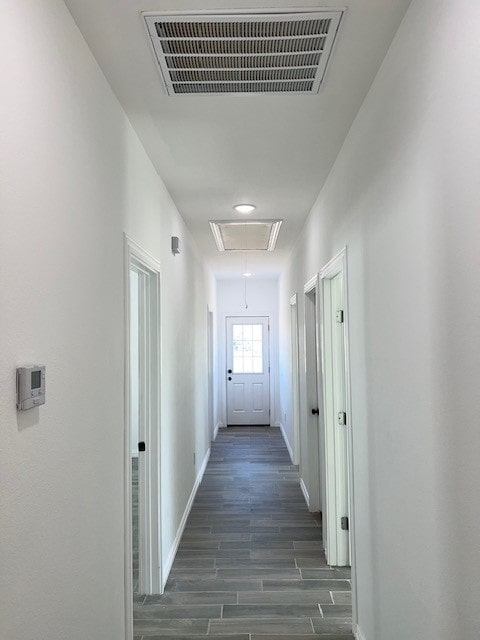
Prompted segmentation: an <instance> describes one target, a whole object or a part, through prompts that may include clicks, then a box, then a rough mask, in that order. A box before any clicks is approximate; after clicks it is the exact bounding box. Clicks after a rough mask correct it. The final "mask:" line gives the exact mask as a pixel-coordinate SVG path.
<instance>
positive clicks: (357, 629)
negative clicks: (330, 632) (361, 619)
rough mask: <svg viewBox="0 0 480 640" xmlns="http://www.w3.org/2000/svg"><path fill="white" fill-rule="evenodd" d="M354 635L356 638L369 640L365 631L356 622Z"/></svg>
mask: <svg viewBox="0 0 480 640" xmlns="http://www.w3.org/2000/svg"><path fill="white" fill-rule="evenodd" d="M353 635H354V636H355V640H367V637H366V636H365V634H364V633H363V631H362V630H361V629H360V627H359V626H358V624H355V625H354V626H353Z"/></svg>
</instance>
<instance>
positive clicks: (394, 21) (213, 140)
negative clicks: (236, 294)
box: [65, 0, 410, 277]
mask: <svg viewBox="0 0 480 640" xmlns="http://www.w3.org/2000/svg"><path fill="white" fill-rule="evenodd" d="M65 1H66V4H67V6H68V8H69V10H70V11H71V13H72V15H73V17H74V19H75V21H76V23H77V24H78V26H79V28H80V30H81V31H82V33H83V35H84V37H85V39H86V41H87V43H88V44H89V46H90V48H91V50H92V52H93V54H94V55H95V57H96V59H97V61H98V63H99V64H100V66H101V68H102V70H103V72H104V73H105V76H106V77H107V79H108V81H109V83H110V85H111V86H112V88H113V90H114V92H115V93H116V95H117V97H118V99H119V100H120V102H121V104H122V105H123V107H124V109H125V111H126V112H127V114H128V116H129V118H130V120H131V122H132V125H133V126H134V128H135V129H136V131H137V134H138V136H139V138H140V140H141V141H142V143H143V145H144V146H145V149H146V150H147V152H148V154H149V156H150V158H151V159H152V162H153V163H154V165H155V167H156V168H157V170H158V173H159V174H160V176H161V177H162V179H163V181H164V182H165V184H166V185H167V188H168V190H169V192H170V194H171V196H172V198H173V200H174V201H175V203H176V205H177V207H178V210H179V211H180V213H181V215H182V216H183V218H184V220H185V222H186V223H187V225H188V227H189V228H190V230H191V231H192V233H193V234H194V236H195V238H196V240H197V242H198V245H199V247H200V250H201V251H202V252H203V253H204V254H205V256H206V257H207V259H208V261H209V262H210V264H211V266H212V268H213V269H214V271H215V272H216V274H217V275H218V276H221V277H232V276H234V277H238V276H241V274H242V272H243V270H244V262H245V257H244V255H243V254H240V255H239V254H236V253H234V254H232V253H228V252H227V253H219V252H218V251H217V249H216V247H215V242H214V239H213V236H212V234H211V231H210V227H209V224H208V221H209V220H212V219H218V220H227V219H230V218H231V219H238V218H240V217H241V215H240V214H238V213H236V212H235V211H233V209H232V206H233V205H234V204H237V203H239V202H249V203H250V202H252V203H254V204H256V205H257V209H256V211H255V212H254V214H252V215H251V216H250V217H254V218H255V219H261V218H269V219H271V218H281V219H283V220H284V222H283V225H282V228H281V230H280V235H279V238H278V242H277V249H276V250H275V251H274V252H271V253H255V254H252V255H251V256H249V270H250V271H252V272H253V273H254V275H255V276H257V277H258V276H263V277H274V276H276V275H277V274H278V273H279V272H280V270H281V267H282V263H283V261H284V259H285V257H286V256H287V255H288V253H289V251H290V249H291V247H292V245H293V243H294V242H295V238H296V235H297V233H298V231H299V229H301V227H302V225H303V222H304V220H305V218H306V217H307V215H308V213H309V211H310V208H311V206H312V204H313V202H314V201H315V199H316V197H317V195H318V193H319V191H320V189H321V187H322V185H323V183H324V181H325V179H326V178H327V176H328V173H329V171H330V169H331V167H332V164H333V163H334V161H335V158H336V156H337V154H338V152H339V150H340V147H341V145H342V143H343V141H344V139H345V136H346V135H347V133H348V130H349V128H350V125H351V124H352V121H353V119H354V118H355V115H356V114H357V112H358V109H359V108H360V106H361V104H362V101H363V99H364V97H365V95H366V93H367V91H368V89H369V87H370V85H371V83H372V80H373V78H374V77H375V74H376V72H377V70H378V68H379V66H380V64H381V62H382V60H383V58H384V56H385V53H386V51H387V49H388V47H389V45H390V42H391V41H392V38H393V36H394V34H395V32H396V30H397V28H398V26H399V24H400V21H401V19H402V18H403V15H404V14H405V11H406V9H407V8H408V5H409V4H410V0H351V1H350V4H348V5H346V4H345V3H344V2H341V1H335V0H330V1H329V0H326V1H324V2H323V3H321V4H318V3H316V2H313V1H312V0H288V2H287V1H286V0H262V1H260V0H249V1H247V0H201V1H200V0H101V1H100V2H99V1H98V0H65ZM345 6H346V7H347V12H346V14H345V16H344V19H343V21H342V25H341V28H340V32H339V36H338V39H337V42H336V46H335V49H334V51H333V54H332V58H331V61H330V65H329V68H328V70H327V75H326V78H325V81H324V85H323V86H322V88H321V89H320V92H319V93H318V95H276V96H271V95H265V96H173V97H169V96H167V94H166V91H165V89H164V86H163V83H162V80H161V78H160V76H159V73H158V71H157V68H156V66H155V62H154V59H153V54H152V51H151V48H150V43H149V39H148V37H147V34H146V29H145V26H144V23H143V19H142V16H141V12H143V11H161V12H176V11H192V12H198V11H199V10H207V9H209V10H218V11H219V12H221V11H222V10H235V9H238V10H245V9H257V10H258V9H265V8H274V9H295V8H298V9H307V8H308V9H309V8H319V7H345Z"/></svg>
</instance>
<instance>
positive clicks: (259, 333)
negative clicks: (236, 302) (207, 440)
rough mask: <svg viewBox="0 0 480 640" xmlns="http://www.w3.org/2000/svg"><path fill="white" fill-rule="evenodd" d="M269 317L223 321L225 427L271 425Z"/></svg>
mask: <svg viewBox="0 0 480 640" xmlns="http://www.w3.org/2000/svg"><path fill="white" fill-rule="evenodd" d="M269 331H270V326H269V319H268V317H249V316H239V317H227V318H226V336H227V340H226V364H227V371H226V384H227V425H232V426H233V425H270V362H269Z"/></svg>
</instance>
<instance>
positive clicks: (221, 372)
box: [216, 278, 280, 427]
mask: <svg viewBox="0 0 480 640" xmlns="http://www.w3.org/2000/svg"><path fill="white" fill-rule="evenodd" d="M247 301H248V309H246V308H245V279H244V278H241V279H240V278H239V279H238V280H236V279H230V280H228V279H226V280H217V333H216V335H217V362H218V377H217V384H218V400H219V409H218V416H219V417H218V422H219V425H220V426H222V427H223V426H226V424H227V414H226V371H227V365H226V361H225V353H226V351H225V345H226V332H225V318H226V317H227V316H268V317H269V318H270V411H271V424H272V425H276V426H278V425H279V423H280V414H279V412H278V407H279V399H278V281H277V280H261V279H258V280H257V279H256V278H249V279H248V281H247Z"/></svg>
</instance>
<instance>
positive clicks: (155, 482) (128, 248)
mask: <svg viewBox="0 0 480 640" xmlns="http://www.w3.org/2000/svg"><path fill="white" fill-rule="evenodd" d="M123 245H124V246H123V248H124V265H123V268H124V318H125V342H124V371H125V374H124V545H125V548H124V597H125V638H126V640H131V639H132V638H133V578H132V563H133V560H132V498H131V484H132V479H131V456H132V453H131V442H130V269H131V267H132V265H133V264H134V263H135V262H137V263H138V264H139V265H143V266H144V267H145V268H146V269H148V270H149V271H150V272H151V273H152V274H153V275H154V277H155V285H154V286H155V293H156V295H155V298H156V309H155V315H156V316H158V318H156V324H155V327H154V328H155V334H154V341H155V346H156V348H155V353H154V354H153V357H152V359H151V361H152V367H151V376H150V384H151V390H153V395H154V396H155V397H154V398H153V401H152V404H151V405H150V409H152V408H153V412H152V414H151V416H150V417H151V420H153V422H154V425H153V427H152V424H149V425H148V428H149V431H150V433H149V436H150V442H149V444H150V449H151V451H149V454H151V453H154V454H155V453H156V455H149V457H148V460H149V462H148V463H147V464H148V477H149V479H150V485H151V486H150V487H149V489H150V491H149V496H148V498H149V499H148V504H147V509H148V512H149V516H150V518H151V522H155V523H157V524H156V525H155V526H152V530H151V531H149V532H145V534H146V539H147V544H148V547H149V565H150V566H149V581H150V585H151V590H152V592H158V593H161V589H162V584H161V563H162V536H161V528H160V525H159V523H160V520H161V519H160V515H159V514H160V513H161V495H160V441H159V438H160V426H161V422H160V418H161V412H160V402H161V397H160V362H161V360H160V355H161V334H160V321H159V320H160V314H161V289H160V263H159V262H158V260H156V259H155V258H154V257H153V256H151V255H150V254H149V253H147V252H146V251H145V250H144V249H142V247H141V246H140V245H139V244H137V243H136V242H135V241H134V240H132V239H131V238H129V237H128V236H127V235H126V234H125V233H124V241H123ZM151 397H152V396H151ZM149 422H150V421H149Z"/></svg>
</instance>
